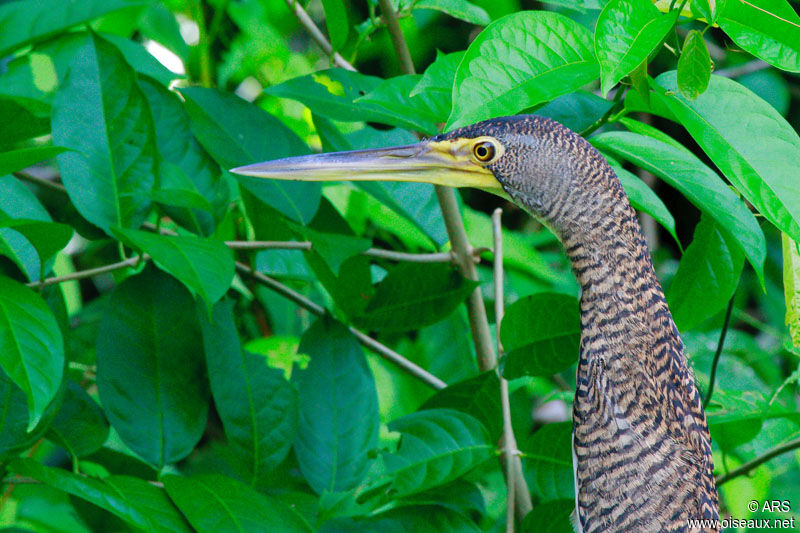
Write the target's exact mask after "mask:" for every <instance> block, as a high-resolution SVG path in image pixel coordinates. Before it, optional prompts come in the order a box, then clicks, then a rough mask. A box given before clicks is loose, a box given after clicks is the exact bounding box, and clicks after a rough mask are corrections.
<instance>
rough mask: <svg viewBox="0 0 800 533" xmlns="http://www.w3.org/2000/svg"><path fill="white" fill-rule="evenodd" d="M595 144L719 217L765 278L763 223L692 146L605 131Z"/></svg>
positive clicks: (718, 219) (715, 217) (712, 215)
mask: <svg viewBox="0 0 800 533" xmlns="http://www.w3.org/2000/svg"><path fill="white" fill-rule="evenodd" d="M654 97H655V96H654ZM702 98H705V96H703V97H701V99H702ZM592 144H594V145H595V146H597V147H599V148H602V149H603V150H609V151H611V152H613V153H615V154H617V155H619V156H621V157H623V158H624V159H627V160H628V161H630V162H632V163H634V164H636V165H637V166H639V167H640V168H643V169H645V170H647V171H649V172H652V173H653V174H655V175H656V176H658V177H659V178H661V179H663V180H664V181H666V182H667V183H668V184H669V185H671V186H673V187H675V188H676V189H678V190H679V191H680V192H681V193H682V194H683V195H684V196H686V198H687V199H688V200H689V201H690V202H692V203H693V204H694V205H695V206H697V208H698V209H700V210H701V211H703V212H704V213H708V214H709V215H710V216H711V217H712V218H713V219H714V220H715V221H717V223H718V224H719V227H720V230H721V231H723V232H725V234H726V235H727V236H728V237H731V238H732V239H733V240H734V241H735V242H736V243H737V245H738V247H739V248H740V249H741V250H742V251H743V252H744V254H745V256H746V257H747V259H748V261H750V264H752V265H753V268H754V269H755V271H756V274H758V276H759V278H760V279H763V276H764V258H765V257H766V253H767V246H766V243H765V241H764V233H763V232H762V231H761V227H760V226H759V225H758V222H757V221H756V219H755V217H754V216H753V214H752V213H751V212H750V210H749V209H747V206H746V205H745V204H744V202H742V200H741V199H739V198H737V197H736V194H734V193H733V192H732V191H731V189H730V187H728V186H727V185H726V184H725V183H724V182H723V181H722V180H721V179H720V177H719V176H718V175H717V173H716V172H714V171H713V170H711V169H710V168H708V167H707V166H706V165H705V164H704V163H703V162H702V161H700V159H698V158H697V157H696V156H695V155H694V154H692V153H691V152H690V151H689V150H687V149H686V148H678V147H677V146H675V145H673V144H667V143H666V142H663V141H661V140H658V139H655V138H652V137H648V136H645V135H639V134H636V133H629V132H608V133H602V134H600V135H597V136H595V137H592Z"/></svg>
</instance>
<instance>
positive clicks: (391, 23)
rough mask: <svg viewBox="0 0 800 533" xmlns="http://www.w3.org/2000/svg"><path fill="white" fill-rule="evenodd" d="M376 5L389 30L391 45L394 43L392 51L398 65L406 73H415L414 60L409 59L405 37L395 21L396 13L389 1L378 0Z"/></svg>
mask: <svg viewBox="0 0 800 533" xmlns="http://www.w3.org/2000/svg"><path fill="white" fill-rule="evenodd" d="M378 5H379V6H380V8H381V16H382V17H383V21H384V22H385V23H386V29H387V30H389V36H390V37H391V38H392V45H394V52H395V54H397V59H398V60H399V61H400V67H401V68H402V70H403V72H405V73H406V74H415V73H416V71H415V69H414V62H413V61H412V60H411V53H410V52H409V51H408V45H407V44H406V39H405V37H403V31H402V30H401V29H400V24H399V23H398V22H397V15H396V14H395V12H394V9H393V8H392V3H391V1H390V0H378Z"/></svg>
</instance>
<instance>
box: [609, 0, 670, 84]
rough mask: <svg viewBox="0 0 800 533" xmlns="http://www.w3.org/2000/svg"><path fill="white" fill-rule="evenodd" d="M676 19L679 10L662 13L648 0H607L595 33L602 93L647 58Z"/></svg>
mask: <svg viewBox="0 0 800 533" xmlns="http://www.w3.org/2000/svg"><path fill="white" fill-rule="evenodd" d="M677 19H678V10H675V11H673V12H671V13H668V14H666V15H662V14H661V13H660V12H659V11H658V9H656V7H655V6H654V5H653V4H652V2H650V1H649V0H611V1H610V2H609V3H607V4H606V6H605V7H604V8H603V11H602V12H601V13H600V16H599V17H598V18H597V28H596V30H595V34H594V49H595V52H596V53H597V60H598V62H599V63H600V72H601V82H602V83H601V88H602V91H603V94H606V93H608V91H609V89H611V88H612V87H613V86H614V85H616V83H617V82H618V81H619V80H621V79H622V78H624V77H625V76H627V75H628V74H630V72H631V71H633V69H635V68H636V67H637V66H639V65H640V64H641V63H642V62H643V61H646V60H647V56H649V55H650V54H651V53H652V52H653V51H654V50H655V48H656V46H658V45H659V44H660V43H661V41H662V40H663V39H664V37H665V36H666V35H667V32H668V31H669V30H670V29H671V28H672V26H673V25H674V24H675V21H676V20H677Z"/></svg>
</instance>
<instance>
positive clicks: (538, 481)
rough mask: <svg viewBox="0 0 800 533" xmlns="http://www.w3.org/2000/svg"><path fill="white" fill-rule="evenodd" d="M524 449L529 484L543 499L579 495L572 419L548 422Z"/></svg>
mask: <svg viewBox="0 0 800 533" xmlns="http://www.w3.org/2000/svg"><path fill="white" fill-rule="evenodd" d="M520 449H521V450H522V452H523V454H524V455H523V458H524V460H523V466H524V467H525V473H526V476H525V477H526V478H527V479H528V486H529V487H530V489H531V492H532V493H533V494H535V495H536V496H537V497H538V498H539V499H540V500H541V501H545V502H546V501H551V500H558V499H562V498H574V497H575V486H574V479H573V471H572V422H553V423H550V424H545V425H544V426H542V427H541V428H539V430H538V431H536V433H534V434H533V435H531V436H529V437H528V438H526V439H525V440H524V441H523V442H522V443H521V444H520ZM573 501H574V500H573Z"/></svg>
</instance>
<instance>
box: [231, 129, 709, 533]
mask: <svg viewBox="0 0 800 533" xmlns="http://www.w3.org/2000/svg"><path fill="white" fill-rule="evenodd" d="M232 172H235V173H238V174H243V175H247V176H255V177H262V178H271V179H289V180H309V181H331V180H350V181H356V180H379V181H407V182H425V183H433V184H436V185H447V186H454V187H473V188H478V189H482V190H485V191H489V192H492V193H494V194H496V195H498V196H501V197H503V198H505V199H508V200H510V201H512V202H513V203H515V204H516V205H518V206H520V207H521V208H523V209H524V210H525V211H527V212H528V213H529V214H530V215H532V216H533V217H535V218H536V219H538V220H539V221H541V222H542V223H543V224H544V225H546V226H547V227H548V228H549V229H550V230H551V231H553V232H554V233H555V234H556V236H557V237H558V238H559V240H560V241H561V244H562V246H563V248H564V251H565V253H566V255H567V256H568V258H569V260H570V264H571V267H572V271H573V273H574V275H575V277H576V279H577V281H578V283H579V285H580V288H581V292H580V323H581V333H580V350H579V356H578V363H577V374H576V391H575V397H574V402H573V413H572V414H573V430H572V456H573V466H574V468H573V470H574V476H575V493H576V494H575V501H576V503H575V513H574V517H573V526H574V528H575V530H576V531H578V532H579V533H596V532H613V531H635V532H649V531H689V530H692V531H698V530H702V531H717V530H718V525H715V521H716V520H718V519H719V502H718V496H717V490H716V486H715V482H714V475H713V470H714V464H713V458H712V450H711V437H710V434H709V432H708V424H707V421H706V417H705V412H704V410H703V403H702V401H701V397H700V394H699V392H698V389H697V386H696V385H695V380H694V375H693V373H692V371H691V369H690V367H689V365H688V363H687V360H686V357H685V354H684V346H683V342H682V340H681V337H680V334H679V332H678V330H677V328H676V326H675V322H674V321H673V319H672V315H671V313H670V310H669V307H668V305H667V302H666V299H665V298H664V292H663V290H662V288H661V284H660V282H659V280H658V278H657V277H656V273H655V271H654V269H653V264H652V262H651V259H650V253H649V250H648V247H647V243H646V242H645V239H644V237H643V235H642V232H641V228H640V226H639V223H638V221H637V218H636V213H635V211H634V210H633V208H632V207H631V205H630V202H629V201H628V199H627V196H626V194H625V191H624V190H623V188H622V185H621V184H620V181H619V179H618V178H617V176H616V174H615V173H614V170H613V169H612V168H611V166H610V165H609V164H608V162H607V161H606V160H605V158H604V157H603V155H602V154H601V153H600V152H598V151H597V150H596V149H595V148H594V147H593V146H592V145H591V144H590V143H589V142H588V141H587V140H586V139H584V138H583V137H581V136H580V135H578V134H577V133H575V132H573V131H572V130H570V129H568V128H566V127H564V126H562V125H561V124H559V123H558V122H556V121H554V120H552V119H549V118H546V117H542V116H537V115H515V116H510V117H500V118H494V119H489V120H486V121H483V122H478V123H476V124H472V125H469V126H464V127H462V128H459V129H454V130H452V131H449V132H446V133H442V134H439V135H436V136H434V137H430V138H428V139H424V140H422V141H420V142H418V143H416V144H412V145H406V146H397V147H391V148H378V149H368V150H356V151H350V152H333V153H321V154H312V155H304V156H296V157H289V158H284V159H278V160H274V161H267V162H263V163H256V164H251V165H247V166H243V167H239V168H236V169H233V170H232ZM534 512H535V511H534ZM694 519H697V520H705V521H706V522H704V525H702V526H701V527H696V528H695V527H693V528H690V526H689V521H690V520H694Z"/></svg>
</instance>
